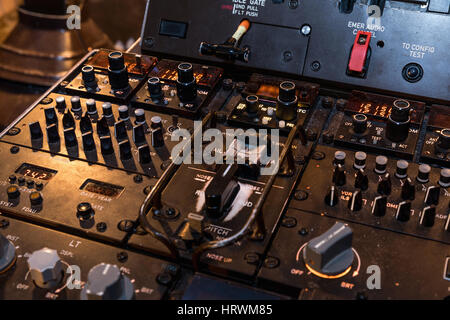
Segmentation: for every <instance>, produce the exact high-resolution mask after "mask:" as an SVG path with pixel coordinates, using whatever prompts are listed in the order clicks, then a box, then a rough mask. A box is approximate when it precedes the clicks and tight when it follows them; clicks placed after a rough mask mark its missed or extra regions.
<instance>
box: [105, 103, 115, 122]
mask: <svg viewBox="0 0 450 320" xmlns="http://www.w3.org/2000/svg"><path fill="white" fill-rule="evenodd" d="M102 110H103V117H105V118H107V119H110V118H112V117H113V116H114V114H113V110H112V104H111V103H109V102H105V103H104V104H102Z"/></svg>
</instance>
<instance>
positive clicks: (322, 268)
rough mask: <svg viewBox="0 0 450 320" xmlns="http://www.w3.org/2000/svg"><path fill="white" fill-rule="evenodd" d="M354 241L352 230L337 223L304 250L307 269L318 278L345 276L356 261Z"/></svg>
mask: <svg viewBox="0 0 450 320" xmlns="http://www.w3.org/2000/svg"><path fill="white" fill-rule="evenodd" d="M352 240H353V232H352V229H350V227H349V226H348V225H346V224H343V223H341V222H337V223H336V224H335V225H334V226H333V227H331V229H329V230H328V231H327V232H325V233H324V234H322V235H321V236H319V237H317V238H314V239H312V240H311V241H309V242H308V244H307V245H306V247H305V248H304V251H303V260H304V262H305V264H306V266H307V268H308V269H309V270H310V271H311V272H312V273H314V274H315V275H318V276H325V277H326V276H335V277H338V276H344V275H345V274H346V273H347V272H348V271H350V269H351V266H352V263H353V259H354V253H353V249H352Z"/></svg>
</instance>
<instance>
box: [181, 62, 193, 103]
mask: <svg viewBox="0 0 450 320" xmlns="http://www.w3.org/2000/svg"><path fill="white" fill-rule="evenodd" d="M177 94H178V99H180V101H181V102H183V103H188V102H193V101H194V100H195V98H196V97H197V81H196V79H195V77H194V68H193V66H192V64H190V63H187V62H183V63H180V64H179V65H178V79H177Z"/></svg>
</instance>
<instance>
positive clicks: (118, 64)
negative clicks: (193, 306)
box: [108, 51, 128, 90]
mask: <svg viewBox="0 0 450 320" xmlns="http://www.w3.org/2000/svg"><path fill="white" fill-rule="evenodd" d="M108 61H109V68H108V77H109V83H110V85H111V88H112V89H113V90H121V89H125V88H127V87H128V70H127V67H126V66H125V58H124V56H123V54H122V53H121V52H119V51H115V52H111V53H110V54H109V55H108Z"/></svg>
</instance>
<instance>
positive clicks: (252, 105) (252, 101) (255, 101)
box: [245, 95, 259, 114]
mask: <svg viewBox="0 0 450 320" xmlns="http://www.w3.org/2000/svg"><path fill="white" fill-rule="evenodd" d="M245 106H246V108H245V110H246V111H247V112H248V113H252V114H254V113H257V112H258V110H259V108H258V107H259V98H258V96H255V95H249V96H247V98H245Z"/></svg>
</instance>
